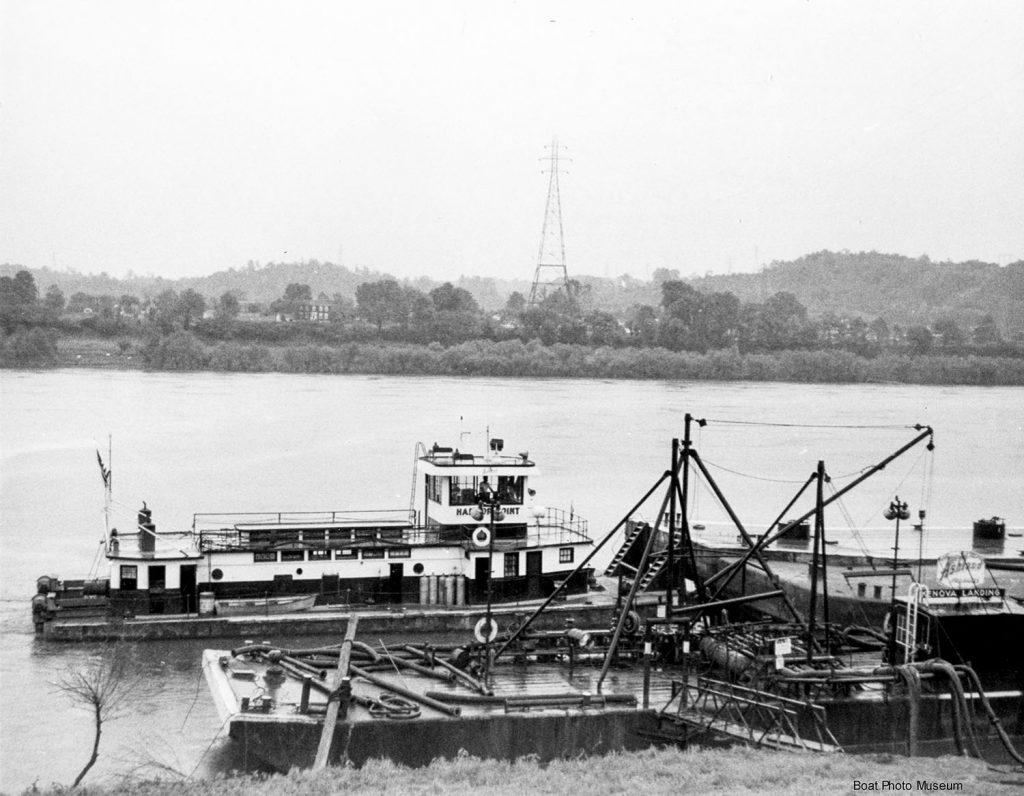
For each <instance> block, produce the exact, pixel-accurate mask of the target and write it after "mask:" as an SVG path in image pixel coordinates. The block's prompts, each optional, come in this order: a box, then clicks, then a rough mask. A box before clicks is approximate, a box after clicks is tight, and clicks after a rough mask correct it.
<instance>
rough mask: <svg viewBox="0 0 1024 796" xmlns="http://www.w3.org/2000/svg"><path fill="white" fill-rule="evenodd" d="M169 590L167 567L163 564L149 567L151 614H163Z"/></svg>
mask: <svg viewBox="0 0 1024 796" xmlns="http://www.w3.org/2000/svg"><path fill="white" fill-rule="evenodd" d="M166 588H167V567H166V566H164V565H163V564H159V565H156V564H154V565H151V566H150V567H149V612H150V613H151V614H162V613H163V612H164V609H165V600H166V595H165V590H166Z"/></svg>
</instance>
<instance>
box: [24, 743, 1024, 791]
mask: <svg viewBox="0 0 1024 796" xmlns="http://www.w3.org/2000/svg"><path fill="white" fill-rule="evenodd" d="M1022 788H1024V774H1022V773H1021V769H1020V767H1016V769H1013V768H1010V767H1008V766H1007V767H994V766H988V765H986V764H985V762H984V761H982V760H977V759H974V758H963V757H939V758H925V757H915V758H908V757H894V756H892V755H868V756H858V755H844V754H830V755H823V754H813V753H795V752H773V751H765V750H760V749H750V748H746V747H742V746H736V747H732V748H729V749H717V750H697V749H694V750H686V751H681V750H678V749H663V750H653V749H652V750H647V751H643V752H635V753H619V754H610V755H605V756H603V757H591V758H580V759H574V760H562V761H555V762H552V763H549V764H546V765H542V764H539V763H537V762H536V761H533V760H529V759H526V760H519V761H516V762H514V763H507V762H501V761H487V760H479V759H477V758H472V757H463V758H458V759H456V760H447V761H435V762H434V763H433V764H431V765H430V766H427V767H426V768H418V769H409V768H402V767H400V766H396V765H394V764H393V763H390V762H384V761H372V762H370V763H368V764H367V765H366V766H364V767H363V768H361V769H352V768H329V769H327V770H325V771H321V772H311V771H299V770H295V771H292V772H291V773H290V774H286V775H275V776H266V777H260V776H252V775H246V776H238V777H217V778H213V779H209V780H195V781H193V780H187V781H183V780H168V781H164V782H153V781H145V780H139V779H137V778H131V779H130V780H126V781H124V782H122V783H119V784H116V785H110V786H105V787H92V786H88V785H86V786H84V787H80V788H79V789H77V790H76V791H75V793H80V794H83V796H84V795H85V794H92V795H93V796H101V795H102V796H128V795H129V794H130V795H131V796H172V794H174V796H177V794H181V793H187V794H195V795H196V796H236V795H237V796H307V795H308V796H314V794H315V795H316V796H325V795H326V794H335V793H337V794H342V793H344V794H440V793H443V794H466V795H467V796H470V795H471V796H481V794H516V796H521V795H522V794H534V793H550V794H564V793H594V794H602V796H603V795H604V794H609V795H610V794H618V793H644V794H680V793H693V794H750V793H770V794H773V795H774V796H795V795H796V794H815V795H816V794H832V793H835V794H840V793H844V794H845V793H854V792H865V791H873V792H883V791H887V792H898V791H913V792H921V791H936V790H942V791H953V792H960V793H965V794H986V796H989V795H991V796H1000V795H1001V794H1011V793H1013V794H1019V793H1021V790H1022ZM28 792H30V793H40V792H44V793H45V792H51V793H61V792H65V791H62V790H61V789H59V788H54V789H52V790H49V791H45V790H32V791H28Z"/></svg>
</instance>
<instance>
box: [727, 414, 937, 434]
mask: <svg viewBox="0 0 1024 796" xmlns="http://www.w3.org/2000/svg"><path fill="white" fill-rule="evenodd" d="M707 421H708V422H709V423H720V424H723V425H728V426H763V427H766V428H851V429H860V430H863V429H878V430H890V431H892V430H899V429H914V430H919V427H917V426H908V425H905V424H899V425H866V426H853V425H845V424H831V423H766V422H762V421H758V420H721V419H715V418H710V417H709V418H707Z"/></svg>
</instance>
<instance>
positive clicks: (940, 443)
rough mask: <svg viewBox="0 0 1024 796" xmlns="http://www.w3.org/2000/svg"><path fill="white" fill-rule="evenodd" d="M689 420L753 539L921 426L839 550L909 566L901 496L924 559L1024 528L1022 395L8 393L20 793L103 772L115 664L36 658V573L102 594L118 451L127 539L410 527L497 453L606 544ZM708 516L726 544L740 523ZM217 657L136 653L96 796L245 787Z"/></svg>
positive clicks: (263, 384) (32, 387)
mask: <svg viewBox="0 0 1024 796" xmlns="http://www.w3.org/2000/svg"><path fill="white" fill-rule="evenodd" d="M686 412H690V413H692V414H693V415H695V416H697V417H703V418H706V419H707V420H708V423H707V425H706V426H705V427H703V428H696V427H695V434H694V438H695V442H696V444H697V445H698V450H699V451H700V453H701V455H702V457H703V459H704V461H705V462H706V463H707V465H708V468H709V470H710V471H711V473H712V475H713V477H714V478H715V480H716V481H717V482H718V483H719V485H720V486H721V489H722V491H723V492H724V493H725V494H726V496H727V498H728V499H729V501H730V503H731V505H732V506H733V508H734V509H735V511H736V513H737V514H738V515H739V517H740V518H741V519H742V520H743V522H744V524H745V525H746V527H747V528H748V529H749V530H751V531H752V532H754V531H756V532H763V531H764V530H765V527H764V526H765V524H766V523H768V522H770V521H771V519H773V518H774V517H775V516H776V514H777V513H778V512H779V511H780V510H781V509H782V507H783V506H785V505H786V503H787V502H788V501H789V499H790V498H791V497H792V495H793V494H795V492H796V490H797V489H798V488H799V486H800V485H801V484H802V483H803V482H804V481H805V480H806V479H807V477H808V476H809V475H810V474H811V473H812V472H813V470H814V469H815V467H816V465H817V462H818V460H819V459H821V460H824V461H825V464H826V468H827V470H828V472H829V474H830V475H831V476H832V478H833V481H832V483H833V485H834V487H835V488H840V487H841V486H842V485H843V484H844V483H848V482H849V480H850V479H851V478H852V477H854V476H856V474H858V473H859V472H861V471H862V470H863V468H865V467H867V466H868V465H870V464H873V463H875V462H878V461H880V460H881V459H883V458H884V457H885V456H887V455H888V454H889V453H891V452H892V451H894V450H895V449H896V448H898V447H899V446H901V445H902V444H904V443H905V442H908V441H909V440H910V439H911V438H912V437H913V436H914V434H915V432H914V431H913V430H912V429H911V428H909V427H910V426H913V425H914V424H917V423H920V424H927V425H931V426H932V427H933V428H934V429H935V432H936V435H935V445H936V447H935V450H934V452H933V453H928V452H927V451H926V450H925V449H924V446H923V445H919V446H917V447H916V448H914V449H913V450H911V451H910V452H909V453H907V454H906V455H905V456H903V457H901V458H900V459H899V460H897V461H896V462H893V463H892V464H890V465H889V466H888V467H887V468H886V469H885V471H884V472H883V473H880V474H879V475H877V476H875V477H873V478H872V479H870V480H869V481H867V482H865V484H863V485H862V486H861V487H858V489H856V490H854V491H853V492H851V493H850V494H849V495H847V496H845V497H844V498H843V499H842V501H841V505H840V504H837V505H836V506H835V507H834V508H830V509H829V512H828V519H827V524H828V533H829V534H830V536H831V537H832V538H835V539H837V540H839V542H840V546H841V547H840V548H839V549H845V548H847V547H849V548H850V549H858V548H861V546H866V547H867V548H868V549H871V550H872V551H874V552H878V553H881V554H883V555H884V554H885V553H886V552H887V551H888V552H890V554H891V549H892V528H889V527H886V526H887V525H890V524H889V523H886V521H885V520H884V519H882V510H883V509H884V508H885V507H886V506H887V505H888V504H889V501H890V500H892V498H893V496H894V495H897V494H898V495H899V496H900V497H901V498H902V499H904V500H906V501H907V502H908V503H909V504H910V508H911V511H912V513H913V514H914V516H915V517H916V515H917V512H918V510H919V509H921V508H926V509H927V512H928V515H927V519H926V530H925V532H924V533H923V534H917V533H915V532H912V531H910V530H909V529H907V528H906V525H904V529H905V531H906V532H905V533H904V536H903V538H902V540H901V544H902V545H907V546H909V548H910V551H911V552H915V550H916V548H917V547H918V546H920V547H921V548H922V549H924V550H925V552H931V553H932V554H935V553H938V552H944V551H945V550H949V549H959V548H960V547H964V546H966V547H969V546H970V543H971V542H970V540H971V534H970V530H969V529H970V527H971V523H972V522H973V521H974V520H976V519H978V518H981V517H989V516H992V515H999V516H1002V517H1006V518H1007V519H1008V526H1009V527H1010V528H1011V532H1012V533H1014V534H1016V533H1019V529H1020V528H1021V526H1022V525H1024V390H1021V389H1020V388H971V387H920V386H892V385H853V386H846V385H843V386H833V385H802V384H761V383H732V382H730V383H715V382H697V383H687V382H658V381H643V382H633V381H594V380H562V379H556V380H503V379H459V378H404V377H372V376H303V375H280V374H266V375H232V374H184V375H181V374H166V373H140V372H119V371H77V370H76V371H47V372H30V371H0V413H2V414H0V457H2V458H0V477H2V481H0V575H2V577H0V633H2V635H3V649H4V655H3V656H2V657H0V790H3V791H5V792H10V791H17V790H20V789H22V788H25V787H28V786H30V785H31V784H32V783H33V782H34V781H38V782H39V783H40V784H48V783H50V782H61V783H66V784H69V783H70V782H71V780H72V779H73V778H74V776H75V774H76V773H77V771H78V769H79V768H80V767H81V765H82V764H83V763H84V761H85V760H86V759H87V758H88V755H89V751H90V746H91V742H92V725H91V717H90V715H89V714H87V713H86V712H84V711H81V710H76V709H74V708H73V706H72V703H71V702H70V701H69V699H68V697H67V696H66V694H64V693H62V692H60V690H59V689H57V688H56V687H55V686H54V685H53V683H56V682H58V681H60V680H61V679H62V678H63V677H65V676H66V675H67V673H68V672H69V671H72V670H74V669H76V668H81V667H82V666H83V665H85V664H86V663H87V662H88V661H89V660H90V659H91V657H93V656H95V655H97V654H99V652H100V650H98V649H97V648H95V647H89V646H76V645H61V644H54V643H52V642H45V641H41V640H37V639H36V638H35V637H34V635H33V632H32V625H31V622H30V618H29V603H28V601H29V599H30V597H31V596H32V593H33V591H34V584H35V580H36V578H37V577H38V576H39V575H42V574H57V575H60V576H61V577H76V576H77V577H81V576H84V575H86V574H89V569H90V565H91V564H92V563H93V562H94V560H95V558H96V553H97V549H98V543H99V542H100V540H101V539H102V536H103V528H104V523H105V517H104V500H103V489H102V481H101V478H100V473H99V468H98V465H97V461H96V453H97V450H99V451H100V452H101V453H102V455H103V458H104V460H105V462H106V463H107V465H108V466H110V467H111V469H112V471H113V497H114V507H113V511H112V514H111V518H110V522H111V525H113V526H115V527H116V526H117V525H118V524H119V523H120V524H121V525H122V527H124V526H128V527H130V526H131V525H132V523H133V521H134V513H135V510H136V509H137V508H138V507H139V506H140V505H141V502H142V501H143V500H145V501H146V502H147V504H148V506H149V507H150V508H151V509H152V510H153V518H154V520H155V522H156V523H157V526H158V528H163V529H184V528H187V527H188V526H189V525H190V523H191V518H192V514H193V512H223V511H263V510H295V511H300V510H327V509H341V508H369V509H375V508H401V507H404V506H408V504H409V490H410V487H411V479H412V464H413V458H414V451H415V443H416V442H417V441H420V442H423V443H425V444H427V445H428V446H429V445H430V444H432V443H434V442H438V443H439V444H441V445H450V446H455V447H461V448H462V449H463V450H474V449H476V450H479V449H482V446H483V445H484V441H485V440H486V438H487V435H488V433H489V434H490V436H492V437H502V438H504V440H505V441H506V452H508V451H510V450H511V451H513V452H518V451H529V454H530V458H531V459H533V460H535V461H536V462H537V463H538V469H539V470H540V475H539V476H538V479H537V480H538V481H539V484H538V486H539V489H538V495H537V500H538V502H539V503H540V504H542V505H551V506H561V507H564V508H569V507H571V508H572V510H573V511H575V512H576V513H577V514H579V515H582V516H584V517H586V518H587V519H588V520H589V521H590V530H591V534H592V535H593V536H594V537H595V538H600V537H601V536H603V535H604V534H605V533H607V532H608V531H609V530H610V529H611V528H612V527H614V525H615V524H616V523H617V522H618V521H619V520H620V519H622V517H623V516H624V514H625V513H626V512H627V510H628V509H629V508H630V507H631V506H632V505H633V504H634V503H635V502H636V501H637V500H638V499H639V498H640V496H641V495H642V494H643V493H644V492H645V491H646V490H647V489H648V488H649V487H651V486H652V485H653V484H654V483H655V481H656V480H657V479H658V477H659V476H660V475H661V474H662V473H663V472H664V470H665V469H667V468H668V466H669V463H670V452H671V449H670V443H671V439H672V438H673V437H681V436H682V434H683V428H684V414H685V413H686ZM752 423H756V425H751V424H752ZM110 440H112V446H111V444H110ZM812 491H813V490H812ZM694 494H695V497H694V505H693V506H692V509H693V512H694V514H693V516H694V517H695V520H696V521H700V522H702V523H704V524H706V526H707V528H708V529H709V533H710V532H714V531H715V529H716V528H719V525H718V523H720V522H721V521H723V520H724V519H725V514H724V512H723V511H722V510H721V508H720V507H719V506H718V505H717V504H716V501H715V500H714V498H713V495H712V493H711V492H710V491H709V490H708V489H707V488H704V487H701V488H698V489H696V490H695V493H694ZM800 505H801V506H802V507H807V508H809V507H810V506H809V504H807V502H806V501H805V502H804V503H802V504H800ZM656 509H657V506H656V505H653V504H652V505H650V506H648V507H645V508H644V510H643V513H644V515H645V516H647V517H648V518H651V517H652V516H653V514H654V513H655V512H656ZM851 528H854V529H856V530H857V533H856V534H855V533H853V531H852V530H851ZM721 533H724V534H731V535H735V531H732V530H723V531H721ZM1021 541H1022V539H1021V537H1020V536H1017V535H1014V536H1010V537H1009V538H1008V539H1007V540H1006V544H1005V549H1004V551H1003V552H1004V553H1005V554H1007V555H1015V554H1016V553H1017V552H1018V551H1019V550H1020V548H1021ZM609 548H611V545H610V546H609ZM904 549H905V548H904ZM609 555H610V553H609ZM232 643H235V641H234V640H226V641H224V642H222V643H221V644H220V645H221V646H225V647H226V646H230V645H231V644H232ZM203 646H204V644H203V643H202V642H194V643H193V642H176V643H148V644H139V645H135V646H134V648H133V649H132V653H131V654H132V661H133V666H134V668H135V669H136V670H137V671H138V672H140V673H142V674H144V676H145V680H146V682H147V685H146V686H145V687H143V688H141V689H140V690H139V691H138V692H136V694H135V696H134V698H133V699H132V700H131V702H130V703H129V705H128V706H127V710H126V712H125V715H124V716H122V717H121V718H119V719H117V720H115V721H113V722H110V723H109V724H108V725H107V726H106V728H105V733H104V736H103V745H102V747H101V755H100V762H99V763H98V764H97V767H96V768H95V769H94V770H93V772H92V773H90V775H89V779H88V780H87V782H88V781H98V780H102V779H105V778H107V779H109V778H112V777H117V776H123V775H125V774H127V773H130V772H136V773H142V774H147V773H152V772H153V771H154V768H153V767H154V766H157V767H160V766H164V767H168V768H171V769H174V770H176V771H179V772H183V773H193V772H194V774H195V776H208V775H209V774H211V773H212V772H215V771H218V770H223V769H225V768H230V767H231V765H232V757H231V753H230V748H229V745H228V744H227V743H226V741H225V739H224V738H223V734H222V732H221V730H222V728H221V726H220V722H219V720H218V718H217V716H216V714H215V712H214V710H213V707H212V705H211V703H210V699H209V697H208V695H207V690H206V685H205V682H204V681H203V679H202V675H201V671H200V653H201V650H202V647H203Z"/></svg>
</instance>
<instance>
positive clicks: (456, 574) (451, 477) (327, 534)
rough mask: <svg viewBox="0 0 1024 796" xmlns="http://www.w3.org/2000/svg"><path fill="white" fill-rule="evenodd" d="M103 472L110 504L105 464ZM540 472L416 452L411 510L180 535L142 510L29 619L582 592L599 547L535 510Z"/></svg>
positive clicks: (50, 587)
mask: <svg viewBox="0 0 1024 796" xmlns="http://www.w3.org/2000/svg"><path fill="white" fill-rule="evenodd" d="M100 469H101V473H102V475H103V480H104V484H105V486H106V488H107V497H108V508H109V505H110V500H109V497H110V473H109V471H108V470H107V469H106V468H105V467H104V465H103V462H102V458H100ZM536 472H537V468H536V465H535V463H534V462H533V461H532V460H531V459H530V458H529V454H528V453H526V452H523V453H517V454H514V455H510V454H507V453H505V452H504V441H503V440H501V439H490V440H489V445H488V449H487V450H486V451H483V452H478V453H475V454H474V453H470V452H465V451H460V450H458V449H457V448H450V447H442V446H439V445H437V444H436V443H435V444H434V445H433V446H432V447H430V448H427V447H425V446H424V445H422V444H418V445H417V451H416V457H415V471H414V474H413V489H412V494H411V497H410V502H409V505H408V507H406V508H401V509H389V510H382V511H372V510H371V511H367V510H336V511H323V512H260V513H253V512H247V513H233V514H195V515H194V516H193V522H192V526H191V528H189V529H188V530H185V531H177V530H167V529H164V528H158V527H157V524H156V522H155V520H154V515H153V511H152V510H151V509H150V508H149V507H147V506H146V504H145V503H143V505H142V508H141V509H140V510H139V511H138V514H137V517H135V522H134V527H133V528H132V529H131V530H130V531H128V532H125V531H123V530H122V531H119V530H118V529H117V528H116V527H115V528H109V530H108V532H107V533H106V534H105V539H104V542H103V550H102V553H103V557H104V558H105V560H106V563H107V570H108V571H107V574H106V575H105V576H103V577H98V578H93V579H88V580H78V581H72V580H64V579H62V578H60V577H58V576H51V575H46V576H43V577H41V578H39V579H38V582H37V593H36V595H35V596H34V597H33V599H32V613H33V621H34V623H35V626H36V630H37V632H40V633H46V634H53V633H55V632H56V633H58V634H59V631H56V628H57V627H58V626H60V625H61V624H62V623H64V624H66V623H69V622H81V621H83V620H88V621H91V622H93V623H95V622H104V621H107V622H109V623H110V624H111V626H112V627H113V626H115V625H118V624H124V623H126V622H137V621H139V620H143V619H150V620H158V621H160V622H163V621H164V620H176V621H177V620H180V621H182V622H186V623H187V624H188V625H189V626H190V627H192V628H193V631H189V632H186V631H183V632H182V635H199V636H203V635H209V633H208V630H204V628H203V627H202V624H203V622H204V621H205V620H210V619H213V618H215V617H216V615H217V612H218V605H219V606H221V609H220V610H221V611H222V612H223V611H225V610H227V611H230V612H231V613H235V612H236V610H235V609H236V608H239V606H241V607H245V608H246V610H247V612H248V613H255V614H259V613H260V612H261V611H260V608H261V606H262V609H263V610H262V612H263V613H269V607H270V606H271V605H274V606H275V607H277V606H278V605H279V603H280V601H282V600H285V599H289V598H293V597H294V598H299V597H302V598H306V600H307V602H309V601H310V599H309V598H312V602H315V604H316V605H317V606H336V607H337V610H338V611H340V614H339V615H341V616H343V615H345V614H346V613H347V612H348V610H350V609H351V608H353V607H359V606H365V607H370V608H379V609H384V608H388V609H399V608H405V607H425V608H428V609H432V610H433V611H435V612H436V611H437V610H439V609H445V608H449V607H452V608H454V607H460V606H481V605H484V604H487V605H490V604H492V603H493V604H495V605H501V604H514V603H516V602H519V601H523V600H535V599H541V598H544V597H546V596H547V595H550V594H551V593H552V592H553V591H554V590H555V588H556V586H558V587H559V591H560V593H563V594H569V595H573V594H585V593H587V592H588V591H589V590H590V588H591V586H592V584H593V583H594V571H593V568H585V569H580V568H578V567H576V563H577V562H579V561H580V560H581V559H583V558H584V557H585V556H586V555H587V553H588V551H589V550H590V549H591V548H592V545H593V543H592V541H591V539H590V537H589V535H588V531H587V522H586V520H584V519H583V518H582V517H580V516H579V515H577V514H576V513H575V511H574V510H573V509H572V508H570V509H569V510H563V509H560V508H554V507H550V506H544V505H541V504H540V503H539V502H538V500H537V498H536V495H537V492H536V488H535V483H534V478H535V476H536ZM108 527H109V521H108ZM281 607H282V610H283V607H284V606H281ZM249 609H251V610H249ZM239 610H241V609H240V608H239ZM292 610H294V608H293V609H292ZM441 612H442V613H443V610H441Z"/></svg>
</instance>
